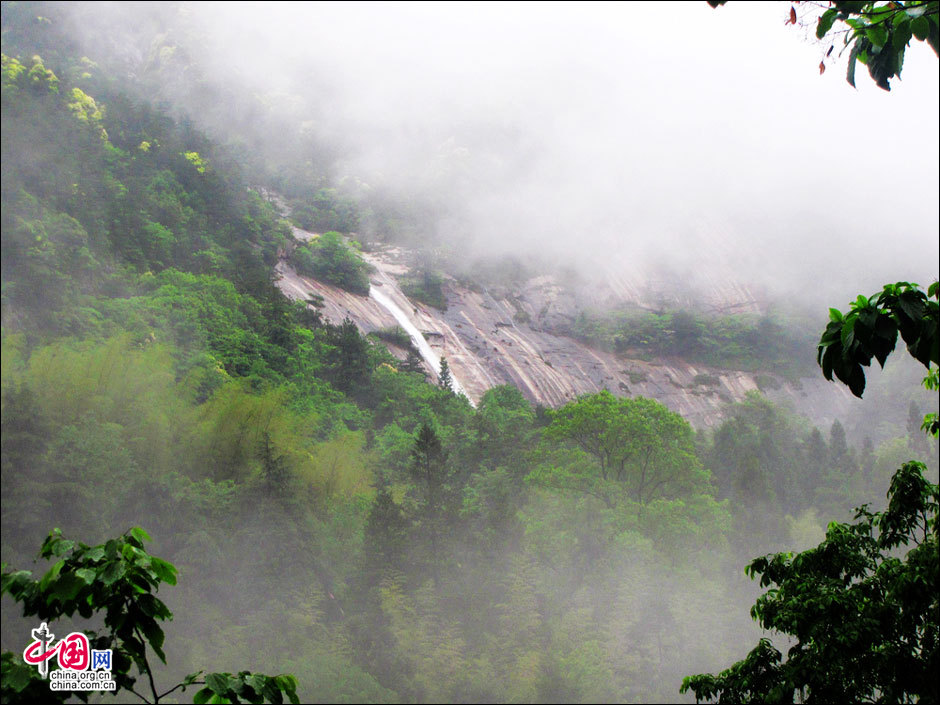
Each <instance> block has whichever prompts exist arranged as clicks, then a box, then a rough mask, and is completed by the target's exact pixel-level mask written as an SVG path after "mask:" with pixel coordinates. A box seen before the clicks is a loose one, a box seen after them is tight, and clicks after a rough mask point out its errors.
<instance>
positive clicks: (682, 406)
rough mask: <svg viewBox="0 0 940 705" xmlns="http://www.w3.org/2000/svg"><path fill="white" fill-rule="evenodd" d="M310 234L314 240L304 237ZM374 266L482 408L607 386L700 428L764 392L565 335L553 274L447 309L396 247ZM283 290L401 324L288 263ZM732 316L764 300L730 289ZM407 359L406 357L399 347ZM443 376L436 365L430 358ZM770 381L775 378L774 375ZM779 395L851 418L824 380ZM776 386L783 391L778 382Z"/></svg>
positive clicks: (609, 288) (451, 291)
mask: <svg viewBox="0 0 940 705" xmlns="http://www.w3.org/2000/svg"><path fill="white" fill-rule="evenodd" d="M305 235H306V234H305ZM365 259H366V260H368V261H369V263H370V264H372V265H373V267H375V271H374V272H373V274H372V277H371V281H372V286H373V287H374V289H373V290H375V288H379V289H380V290H381V292H382V294H384V297H382V298H385V299H390V300H392V301H393V302H394V304H395V306H396V307H397V308H398V309H399V314H401V313H402V312H403V313H404V315H406V316H407V317H408V319H409V321H410V322H411V323H412V324H413V326H414V327H416V328H417V329H418V330H419V331H421V333H422V334H423V337H424V339H425V340H426V341H427V343H428V344H429V345H430V348H431V349H432V350H433V351H434V353H436V355H437V356H438V357H439V356H441V355H443V356H446V357H447V361H448V363H449V365H450V369H451V372H452V374H453V376H454V378H455V379H456V380H457V382H458V383H459V385H460V387H461V388H462V390H463V391H464V392H465V393H466V395H467V396H468V397H469V398H470V399H471V401H473V402H474V403H476V402H479V400H480V398H481V397H482V395H483V393H484V392H485V391H486V390H487V389H489V388H490V387H494V386H496V385H501V384H511V385H513V386H515V387H517V388H518V389H519V390H521V391H522V393H523V394H525V396H526V397H527V398H528V399H529V400H530V401H531V402H533V403H535V404H542V405H545V406H553V407H554V406H560V405H563V404H564V403H566V402H568V401H570V400H572V399H574V398H575V397H577V396H579V395H581V394H586V393H591V392H597V391H600V390H602V389H608V390H610V391H611V392H612V393H614V394H618V395H625V396H645V397H650V398H653V399H657V400H659V401H661V402H662V403H663V404H665V405H666V406H667V407H669V408H670V409H672V410H673V411H676V412H678V413H680V414H682V415H683V416H684V417H685V418H686V419H688V420H689V422H690V423H692V424H693V425H694V426H696V427H699V428H705V427H711V426H714V425H716V424H718V423H720V421H721V419H722V416H723V414H722V409H723V408H724V407H726V406H727V405H728V404H729V403H731V402H735V401H741V400H742V399H743V398H744V396H745V395H746V394H747V392H749V391H752V390H757V389H758V384H757V381H756V377H757V375H756V374H755V373H750V372H743V371H735V370H724V369H716V368H711V367H706V366H704V365H697V364H694V365H693V364H689V363H686V362H683V361H681V360H658V361H653V362H648V361H643V360H637V359H629V358H625V357H623V356H620V355H616V354H613V353H608V352H604V351H599V350H594V349H591V348H589V347H588V346H586V345H584V344H582V343H580V342H578V341H576V340H574V339H572V338H569V337H566V336H565V335H563V334H560V333H559V331H563V330H565V329H566V327H567V325H568V324H570V322H571V321H572V320H573V317H574V315H575V314H576V311H577V309H578V306H580V305H583V303H584V302H583V301H575V300H572V298H571V297H570V296H569V295H568V294H567V293H566V290H565V289H564V288H563V287H562V286H560V285H559V284H558V283H557V282H556V281H555V280H554V279H553V278H552V277H548V276H542V277H536V278H533V279H530V280H529V281H527V282H524V283H522V284H519V285H518V286H515V287H513V288H512V289H511V290H509V289H506V290H500V291H487V290H486V289H479V288H475V287H474V288H471V287H469V286H467V285H464V284H461V283H459V282H457V281H456V280H454V279H448V280H447V281H446V283H445V292H446V295H447V310H446V311H445V312H441V311H438V310H437V309H435V308H433V307H430V306H427V305H425V304H423V303H420V302H415V301H409V300H408V299H407V297H406V296H405V295H404V294H403V293H402V291H401V289H400V288H399V287H398V284H397V282H396V279H395V277H396V276H399V275H401V274H403V273H405V272H406V271H407V267H406V266H405V265H404V264H403V263H402V259H403V253H402V252H401V251H400V250H397V249H394V248H390V249H387V250H385V251H382V252H379V253H368V254H366V255H365ZM277 272H278V275H279V277H280V279H279V281H278V286H279V287H280V288H281V290H282V291H283V292H284V293H285V294H286V295H287V296H289V297H290V298H293V299H300V300H306V299H307V298H309V297H310V296H311V295H314V294H315V295H319V296H322V297H323V307H322V309H321V310H322V312H323V315H324V316H325V317H326V318H327V319H329V320H331V321H333V322H334V323H338V322H341V321H342V320H343V318H346V317H348V318H350V319H352V320H353V321H354V322H355V323H356V325H357V326H358V327H359V328H360V330H362V332H363V333H370V332H373V331H376V330H379V329H382V328H388V327H393V326H395V325H397V321H396V318H395V316H393V315H392V313H390V311H389V310H388V309H387V308H384V307H383V306H382V305H381V304H379V303H378V302H377V301H376V300H375V299H374V298H372V297H365V296H357V295H355V294H350V293H349V292H346V291H343V290H341V289H338V288H336V287H334V286H330V285H328V284H324V283H322V282H317V281H315V280H313V279H310V278H308V277H303V276H300V275H299V274H297V273H296V272H295V271H294V270H293V269H292V268H291V267H290V265H289V264H288V263H287V262H286V261H283V260H282V261H281V262H280V263H279V264H278V267H277ZM598 291H599V292H601V293H600V294H598V295H599V296H600V295H603V296H605V297H608V299H609V297H614V298H615V299H618V300H620V301H630V302H631V303H636V304H643V297H644V296H648V295H649V288H648V287H647V288H646V289H645V292H646V293H644V290H641V289H640V288H638V287H636V286H632V285H630V283H629V282H624V281H614V282H613V283H612V284H611V283H605V285H604V287H599V288H598ZM723 295H724V296H725V297H726V298H725V304H724V306H725V310H734V311H747V310H755V309H756V302H755V301H754V300H753V297H752V296H751V294H750V293H749V292H748V291H747V290H745V289H743V288H738V289H731V290H730V291H729V290H727V289H726V291H725V292H723ZM392 350H393V352H394V353H396V354H398V355H399V356H403V355H404V351H402V350H395V349H394V348H392ZM425 362H426V365H427V367H428V371H429V372H432V373H433V374H434V375H435V376H436V372H437V369H436V367H435V365H434V360H433V359H431V360H430V361H429V360H428V358H427V357H425ZM765 376H766V373H765ZM777 382H779V388H778V389H775V390H767V395H768V396H769V397H771V398H772V399H774V400H775V401H783V402H787V401H789V402H792V404H793V406H795V407H796V408H797V410H799V411H800V412H801V413H804V414H806V415H808V416H810V418H812V419H814V420H815V421H817V422H823V423H825V422H827V421H829V422H831V420H832V419H833V418H835V417H837V416H838V415H840V414H841V413H842V411H843V410H844V408H845V406H846V404H847V402H848V400H849V399H850V395H849V394H848V392H847V391H844V390H843V389H842V388H841V387H840V386H836V385H832V384H828V383H826V382H825V381H824V380H822V378H821V376H820V377H818V378H808V379H806V380H801V382H800V383H799V384H798V385H793V384H790V383H788V382H786V381H785V380H783V379H778V380H777ZM775 386H776V385H775Z"/></svg>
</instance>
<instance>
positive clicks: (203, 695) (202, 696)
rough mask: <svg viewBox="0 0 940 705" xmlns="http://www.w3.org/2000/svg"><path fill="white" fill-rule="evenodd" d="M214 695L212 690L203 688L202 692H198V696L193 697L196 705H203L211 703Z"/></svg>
mask: <svg viewBox="0 0 940 705" xmlns="http://www.w3.org/2000/svg"><path fill="white" fill-rule="evenodd" d="M212 695H213V693H212V689H211V688H203V689H202V690H197V691H196V694H195V695H194V696H193V702H194V703H196V705H203V704H204V703H207V702H209V698H211V697H212Z"/></svg>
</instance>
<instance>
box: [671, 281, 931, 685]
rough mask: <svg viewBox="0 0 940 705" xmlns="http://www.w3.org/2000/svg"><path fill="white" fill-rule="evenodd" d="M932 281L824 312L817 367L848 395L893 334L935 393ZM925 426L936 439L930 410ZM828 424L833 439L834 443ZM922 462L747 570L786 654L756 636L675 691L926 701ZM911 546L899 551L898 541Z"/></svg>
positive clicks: (886, 350) (764, 618) (763, 616)
mask: <svg viewBox="0 0 940 705" xmlns="http://www.w3.org/2000/svg"><path fill="white" fill-rule="evenodd" d="M937 288H938V287H937V284H936V283H934V284H932V285H931V286H930V288H929V289H928V292H927V295H926V296H925V295H924V293H923V292H922V291H921V290H920V289H919V287H917V285H914V284H907V283H905V282H901V283H899V284H894V285H887V286H885V287H884V289H883V291H882V292H881V293H880V294H878V295H876V296H874V297H872V298H871V299H866V298H865V297H864V296H859V297H858V299H857V300H856V302H855V303H854V304H852V308H851V310H850V312H849V313H848V314H846V315H843V314H842V312H840V311H838V310H835V309H832V310H831V316H830V318H831V320H830V323H829V325H828V326H827V327H826V330H825V331H824V332H823V335H822V339H821V340H820V343H819V363H820V365H821V366H822V368H823V372H824V374H825V375H826V377H827V379H830V380H831V378H832V372H833V371H835V372H836V376H837V377H838V379H840V380H841V381H843V382H845V383H846V384H847V385H848V386H849V388H850V389H852V391H853V393H855V394H856V395H857V396H861V393H862V391H863V390H864V386H865V376H864V372H863V371H862V369H861V368H862V366H863V365H868V364H870V362H871V359H872V357H875V358H876V359H877V360H878V362H879V363H880V364H882V365H884V362H885V359H886V358H887V356H888V355H889V354H890V353H891V351H892V350H893V349H894V345H895V343H896V340H897V335H898V332H900V333H901V336H902V338H903V339H904V342H905V343H906V344H907V348H908V351H909V352H910V353H911V355H912V356H913V357H914V358H915V359H917V360H918V361H920V362H921V363H922V364H923V365H924V366H925V367H927V369H928V375H927V378H926V379H925V385H926V386H927V387H928V388H931V389H936V388H937V384H936V382H935V380H936V378H937V357H938V353H937V340H938V316H937V303H936V301H930V300H929V299H928V297H930V298H932V299H937V297H938V291H937ZM923 428H924V430H926V431H927V432H928V433H930V434H931V435H934V436H936V435H937V432H938V429H937V422H936V417H935V416H934V417H933V418H929V417H927V418H925V419H924V422H923ZM838 435H839V434H838V432H837V430H836V428H835V427H834V429H833V444H832V445H833V446H838V445H839V442H838ZM925 470H926V468H925V466H924V465H923V463H919V462H916V461H910V462H907V463H904V464H903V465H902V467H901V468H900V469H899V470H898V471H897V472H896V473H895V475H894V477H893V478H892V480H891V486H890V488H889V490H888V506H887V509H886V510H885V511H884V512H879V513H872V512H870V511H869V510H868V505H865V506H863V507H860V508H859V509H857V510H856V514H855V523H853V524H840V523H835V522H833V523H832V524H830V525H829V529H828V531H827V532H826V539H825V541H823V542H822V543H821V544H819V546H817V547H816V548H814V549H811V550H809V551H804V552H803V553H800V554H798V555H796V556H794V555H793V554H790V553H777V554H774V555H769V556H764V557H762V558H758V559H756V560H754V561H752V562H751V563H750V565H749V566H748V567H747V573H748V574H749V575H750V576H751V577H752V578H753V577H755V576H758V575H760V576H761V587H770V588H771V589H770V590H768V591H767V592H766V593H765V594H764V595H763V596H761V597H760V598H758V600H757V603H756V604H755V605H754V607H753V608H752V609H751V615H752V616H753V617H754V618H755V619H756V620H758V621H759V622H760V624H761V626H762V627H764V628H765V629H772V630H776V631H779V632H782V633H785V634H789V635H791V637H792V638H793V639H794V641H795V644H794V645H793V646H792V647H791V648H790V649H789V651H788V653H787V659H786V660H785V661H784V660H783V657H782V654H781V653H780V652H779V651H778V650H777V649H776V648H774V646H773V644H772V643H771V642H770V641H769V640H768V639H761V640H760V642H759V643H758V645H757V647H755V648H754V649H753V650H752V651H751V652H750V654H748V656H747V657H745V659H744V660H742V661H739V662H738V663H736V664H734V665H733V666H731V667H730V668H729V669H727V670H725V671H723V672H721V673H719V674H718V675H717V676H714V675H711V674H699V675H696V676H689V677H687V678H685V679H684V680H683V683H682V687H681V689H680V691H681V692H683V693H684V692H686V691H688V690H692V691H693V692H694V693H695V697H696V700H698V701H700V700H711V699H717V701H718V702H767V701H770V702H793V701H794V699H795V698H799V700H800V701H801V702H810V701H819V702H846V701H848V702H875V701H877V702H936V701H937V700H938V699H940V685H938V681H937V679H936V673H937V671H938V669H940V522H938V511H940V487H938V485H935V484H932V483H930V482H928V481H927V480H926V479H925V478H924V472H925ZM908 546H912V547H911V548H910V549H909V550H907V551H906V553H905V552H904V549H905V548H906V547H908Z"/></svg>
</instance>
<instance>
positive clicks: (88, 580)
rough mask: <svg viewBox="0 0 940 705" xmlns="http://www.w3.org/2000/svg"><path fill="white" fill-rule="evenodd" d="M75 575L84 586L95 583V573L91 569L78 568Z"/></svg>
mask: <svg viewBox="0 0 940 705" xmlns="http://www.w3.org/2000/svg"><path fill="white" fill-rule="evenodd" d="M75 575H77V576H78V577H79V578H81V579H82V580H84V581H85V584H86V585H91V584H92V583H93V582H95V576H96V575H97V573H95V571H93V570H92V569H91V568H79V569H78V570H76V571H75Z"/></svg>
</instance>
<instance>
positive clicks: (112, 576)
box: [98, 560, 127, 585]
mask: <svg viewBox="0 0 940 705" xmlns="http://www.w3.org/2000/svg"><path fill="white" fill-rule="evenodd" d="M126 570H127V566H126V565H125V563H124V561H122V560H113V561H111V562H110V563H107V564H106V565H105V567H104V570H102V571H101V572H100V573H99V574H98V575H99V579H100V580H101V582H102V583H104V584H105V585H112V584H113V583H114V582H115V581H117V580H120V579H121V578H123V577H124V573H125V571H126Z"/></svg>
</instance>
